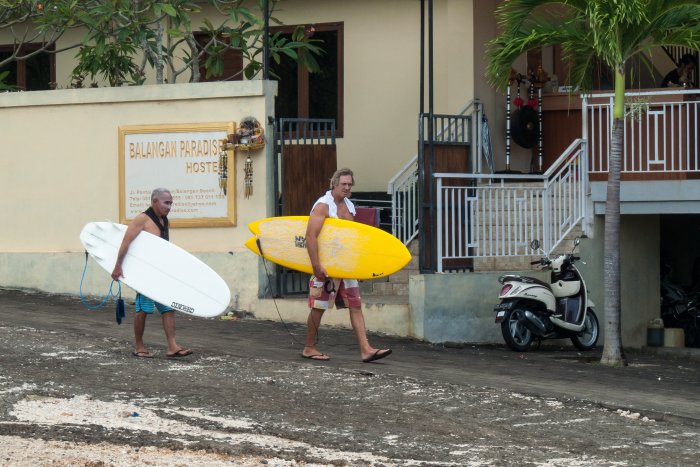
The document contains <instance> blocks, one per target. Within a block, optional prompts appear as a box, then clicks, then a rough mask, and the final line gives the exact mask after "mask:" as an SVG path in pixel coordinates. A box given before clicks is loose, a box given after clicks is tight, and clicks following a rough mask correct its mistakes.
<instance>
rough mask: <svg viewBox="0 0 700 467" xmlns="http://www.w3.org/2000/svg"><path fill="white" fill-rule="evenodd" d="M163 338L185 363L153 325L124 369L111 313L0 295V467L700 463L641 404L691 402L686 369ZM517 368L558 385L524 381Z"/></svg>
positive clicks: (346, 335) (481, 353) (329, 337)
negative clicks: (168, 351)
mask: <svg viewBox="0 0 700 467" xmlns="http://www.w3.org/2000/svg"><path fill="white" fill-rule="evenodd" d="M22 313H24V315H22ZM178 316H181V315H178ZM128 318H129V317H128ZM129 322H130V321H129ZM178 326H179V327H178V338H179V340H180V341H181V342H187V343H188V346H194V347H195V354H194V355H193V356H191V357H188V358H182V359H168V358H165V356H164V348H163V345H162V331H161V329H160V327H159V325H158V323H157V321H153V322H151V323H149V327H147V336H146V338H147V342H149V343H150V348H151V349H152V350H153V352H154V353H155V354H156V358H153V359H137V358H134V357H132V356H131V354H130V351H131V329H130V328H129V327H125V326H123V325H122V326H120V327H117V326H116V324H115V323H114V322H113V318H112V317H111V315H108V314H97V313H86V312H84V311H83V310H81V309H80V307H79V306H77V305H76V303H75V302H74V301H73V300H72V299H68V298H61V297H58V298H57V297H51V296H42V295H31V294H30V295H22V294H14V295H13V294H9V293H7V292H4V293H3V292H2V290H0V367H1V368H2V374H1V376H0V414H1V416H0V438H1V439H0V464H2V465H8V466H30V465H31V466H37V465H40V466H69V465H70V466H131V465H155V466H161V465H162V466H166V465H167V466H173V465H175V466H177V465H183V466H185V465H187V466H191V465H202V466H219V465H243V466H249V465H250V466H252V465H272V466H297V465H303V466H316V465H318V466H321V465H322V466H328V465H350V466H355V465H357V466H370V465H372V466H393V465H397V466H413V465H415V466H418V465H421V466H432V465H435V466H438V465H439V466H449V465H460V466H461V465H468V466H500V465H525V466H611V465H620V466H647V465H668V466H689V465H700V461H699V459H700V442H699V441H700V423H698V420H696V419H695V418H693V417H683V416H682V414H680V415H678V412H680V411H676V412H674V413H675V415H674V414H671V413H670V412H669V413H662V412H660V411H659V410H656V409H654V410H652V407H654V406H653V403H652V402H649V403H648V405H645V403H644V400H645V399H644V398H643V397H642V396H641V394H650V395H651V397H649V400H650V401H651V400H652V399H653V396H654V395H658V396H659V397H668V400H670V401H673V403H674V404H676V406H677V407H678V408H682V407H683V404H684V403H687V404H688V407H692V406H693V404H696V403H697V402H698V401H700V398H696V399H694V400H693V396H692V394H693V392H692V388H693V387H695V388H696V389H697V387H700V386H698V384H697V383H698V381H699V379H698V368H699V367H700V366H699V365H697V364H695V363H692V362H688V361H683V360H678V361H673V362H672V364H668V362H665V361H664V363H659V362H654V361H652V362H649V361H646V360H645V361H639V362H635V363H633V365H632V366H631V367H630V368H628V369H623V370H619V371H620V372H619V373H616V371H618V370H607V369H603V368H596V367H592V366H591V364H590V363H588V364H587V363H581V362H580V361H569V362H564V361H561V360H560V359H552V358H551V357H550V358H549V359H547V358H544V357H542V355H543V354H542V353H541V354H531V355H519V356H518V355H514V354H513V353H511V352H509V351H507V350H504V349H501V348H484V349H480V348H468V349H455V350H451V349H444V348H443V349H440V348H436V347H433V346H427V345H425V344H421V343H417V342H412V341H406V340H398V339H391V338H388V337H386V336H373V339H375V340H376V341H379V343H381V344H382V345H389V346H391V347H392V348H393V349H394V355H392V356H391V357H390V358H387V359H386V360H383V361H381V363H376V364H362V363H359V362H358V357H357V354H356V347H355V345H354V342H353V338H352V335H351V332H350V331H347V330H328V331H327V332H326V334H324V335H323V336H322V340H323V342H322V345H323V348H324V350H327V351H328V352H329V353H331V354H332V356H333V360H332V362H331V363H329V364H319V363H315V362H309V361H308V360H302V359H300V358H299V357H298V353H297V352H298V351H299V350H300V349H298V348H296V347H294V345H296V344H293V343H292V342H290V341H289V339H288V338H289V335H288V334H287V330H286V329H285V328H283V327H281V326H279V323H261V322H250V323H245V320H244V321H241V322H238V323H236V322H222V321H204V322H203V321H201V320H194V321H187V320H184V319H181V320H180V321H179V322H178ZM301 331H302V328H292V332H298V333H301ZM205 342H206V345H205V344H204V343H205ZM195 344H196V345H195ZM550 355H551V354H550ZM569 355H570V354H569ZM460 362H464V364H460ZM533 362H536V364H534V365H533ZM470 364H474V365H478V366H473V367H470V366H469V365H470ZM635 365H636V366H635ZM523 368H529V370H528V371H529V372H530V374H531V375H532V378H533V379H534V377H535V375H537V376H539V377H540V378H541V379H544V378H549V379H551V380H552V381H555V380H556V381H559V385H560V390H558V392H557V393H553V392H551V391H548V390H544V389H537V387H536V386H534V385H532V384H531V382H530V383H528V384H529V385H528V386H523V383H524V375H525V374H524V373H520V374H518V376H517V377H516V372H518V371H523V370H522V369H523ZM633 377H634V378H636V379H634V378H633ZM576 378H578V379H579V381H580V382H581V383H580V384H578V385H577V384H575V379H576ZM569 380H574V383H573V384H572V383H567V381H569ZM616 385H617V387H616ZM644 385H649V390H648V391H642V390H641V389H640V387H642V386H644ZM543 387H544V386H543ZM552 387H553V386H552ZM525 388H530V389H528V390H524V389H525ZM606 388H607V389H606ZM667 388H670V389H671V392H669V393H668V394H669V395H668V396H665V392H664V391H666V389H667ZM555 389H556V388H555ZM642 389H643V388H642ZM606 390H607V392H615V391H618V392H621V393H629V396H630V397H629V403H628V404H626V405H622V404H617V403H610V402H602V401H601V400H598V394H604V393H605V392H606ZM635 391H636V392H635ZM688 394H690V396H688ZM695 394H696V393H695ZM623 396H624V394H623ZM606 400H607V399H606ZM613 400H614V399H613ZM637 401H640V402H637ZM684 401H685V402H684ZM645 407H647V409H645ZM671 415H673V416H671Z"/></svg>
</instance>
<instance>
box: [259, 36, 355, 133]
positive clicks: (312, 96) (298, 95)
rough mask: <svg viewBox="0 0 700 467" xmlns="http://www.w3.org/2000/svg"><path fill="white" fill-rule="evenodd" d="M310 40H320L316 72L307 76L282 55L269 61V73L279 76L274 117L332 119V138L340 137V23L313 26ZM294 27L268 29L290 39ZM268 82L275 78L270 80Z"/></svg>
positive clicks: (341, 80) (341, 77) (301, 69)
mask: <svg viewBox="0 0 700 467" xmlns="http://www.w3.org/2000/svg"><path fill="white" fill-rule="evenodd" d="M313 27H314V33H313V36H312V38H313V39H318V40H320V41H323V42H322V43H320V47H321V48H322V49H323V50H324V52H325V53H324V54H322V55H321V56H316V57H315V58H316V60H317V61H318V63H319V66H320V71H319V72H317V73H309V72H308V71H307V70H306V68H304V67H303V66H299V65H297V63H296V62H295V61H294V60H292V59H291V58H289V57H287V56H286V55H284V54H282V55H281V61H280V63H279V64H277V63H275V61H274V60H271V63H270V70H271V71H272V72H273V73H274V74H276V75H277V76H279V89H278V93H277V100H276V101H275V115H276V117H277V118H285V117H287V118H332V119H335V125H336V135H337V136H339V137H342V136H343V23H323V24H314V25H313ZM294 28H295V26H283V27H279V28H270V31H271V34H275V33H276V32H280V33H282V34H283V35H288V36H290V37H291V33H292V31H293V30H294ZM271 79H275V78H273V77H271Z"/></svg>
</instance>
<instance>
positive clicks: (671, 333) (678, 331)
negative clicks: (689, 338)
mask: <svg viewBox="0 0 700 467" xmlns="http://www.w3.org/2000/svg"><path fill="white" fill-rule="evenodd" d="M663 331H664V347H685V332H684V331H683V329H682V328H666V329H664V330H663Z"/></svg>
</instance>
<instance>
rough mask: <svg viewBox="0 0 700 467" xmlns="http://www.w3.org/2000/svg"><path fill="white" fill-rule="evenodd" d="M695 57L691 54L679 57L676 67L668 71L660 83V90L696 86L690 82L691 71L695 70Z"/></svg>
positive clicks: (696, 65)
mask: <svg viewBox="0 0 700 467" xmlns="http://www.w3.org/2000/svg"><path fill="white" fill-rule="evenodd" d="M697 67H698V64H697V63H696V60H695V57H694V56H693V55H692V54H685V55H683V57H681V61H680V63H679V64H678V67H677V68H675V69H674V70H672V71H670V72H669V73H668V74H667V75H666V76H664V79H663V81H661V87H662V88H675V87H681V88H694V87H696V84H695V83H693V82H692V81H691V78H690V77H691V75H692V73H693V70H695V69H697Z"/></svg>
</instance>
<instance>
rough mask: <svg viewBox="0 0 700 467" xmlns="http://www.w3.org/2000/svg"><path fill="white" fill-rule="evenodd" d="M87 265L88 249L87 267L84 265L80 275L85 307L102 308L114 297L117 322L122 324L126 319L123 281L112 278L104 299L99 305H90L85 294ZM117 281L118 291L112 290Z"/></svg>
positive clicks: (91, 308) (86, 260)
mask: <svg viewBox="0 0 700 467" xmlns="http://www.w3.org/2000/svg"><path fill="white" fill-rule="evenodd" d="M87 266H88V252H87V251H86V252H85V267H83V275H82V276H81V277H80V301H81V302H82V304H83V305H84V306H85V308H87V309H88V310H97V309H98V308H102V307H103V306H104V305H105V304H106V303H107V301H108V300H109V299H110V298H114V300H115V302H116V317H117V324H122V319H124V318H125V317H126V311H125V306H124V300H122V283H121V282H120V281H115V280H114V279H112V282H111V283H110V284H109V290H108V291H107V294H106V295H105V296H104V298H103V299H102V301H101V302H100V303H98V304H97V305H88V303H87V301H86V300H85V295H84V294H83V280H84V279H85V273H86V272H87ZM115 282H116V283H117V292H116V293H115V292H114V291H113V290H112V289H113V287H114V283H115Z"/></svg>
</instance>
